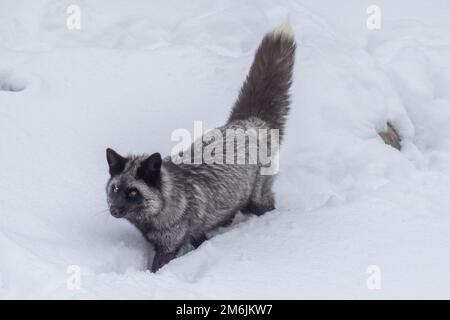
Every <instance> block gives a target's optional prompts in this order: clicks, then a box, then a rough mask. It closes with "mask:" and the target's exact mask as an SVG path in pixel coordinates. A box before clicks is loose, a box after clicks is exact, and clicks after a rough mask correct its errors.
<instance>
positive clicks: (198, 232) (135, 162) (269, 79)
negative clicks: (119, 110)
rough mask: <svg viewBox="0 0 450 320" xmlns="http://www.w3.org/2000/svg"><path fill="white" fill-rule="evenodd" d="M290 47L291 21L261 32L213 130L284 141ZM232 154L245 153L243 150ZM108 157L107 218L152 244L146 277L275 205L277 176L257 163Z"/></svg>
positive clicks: (109, 153)
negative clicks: (241, 218)
mask: <svg viewBox="0 0 450 320" xmlns="http://www.w3.org/2000/svg"><path fill="white" fill-rule="evenodd" d="M295 48H296V45H295V40H294V33H293V31H292V28H291V26H290V24H289V23H285V24H284V25H282V26H280V27H279V28H277V29H275V30H274V31H272V32H270V33H268V34H266V35H265V37H264V38H263V40H262V42H261V44H260V46H259V48H258V49H257V51H256V54H255V58H254V61H253V64H252V66H251V68H250V72H249V74H248V76H247V78H246V80H245V82H244V84H243V86H242V88H241V90H240V93H239V97H238V99H237V101H236V103H235V104H234V106H233V108H232V111H231V114H230V117H229V119H228V121H227V122H226V124H225V125H224V126H222V127H220V128H218V129H219V130H220V131H221V132H223V133H224V132H225V131H226V130H227V129H242V130H244V131H245V130H248V129H278V130H279V138H280V139H281V138H282V136H283V134H284V129H285V128H284V126H285V121H286V116H287V114H288V112H289V104H290V101H289V98H290V96H289V89H290V86H291V84H292V73H293V66H294V59H295ZM194 144H195V142H194ZM202 145H203V144H202ZM244 148H247V145H246V144H245V145H244ZM234 151H236V153H239V151H243V152H244V153H246V154H248V149H245V150H234ZM270 156H271V157H273V156H274V152H272V153H271V155H270ZM106 157H107V161H108V165H109V173H110V176H111V177H110V179H109V181H108V183H107V186H106V193H107V202H108V206H109V210H110V213H111V215H112V216H114V217H116V218H125V219H127V220H128V221H130V222H131V223H132V224H133V225H135V226H136V227H137V228H138V229H139V230H140V231H141V232H142V234H143V235H144V237H145V238H146V239H147V240H148V241H149V242H150V243H151V244H152V245H153V246H154V248H155V256H154V259H153V261H149V264H148V268H149V269H150V270H151V271H152V272H156V271H157V270H158V269H160V268H161V267H162V266H164V265H165V264H167V263H168V262H169V261H171V260H172V259H174V258H175V257H176V256H177V254H178V252H179V250H180V248H181V247H183V246H184V245H188V244H191V245H193V246H194V248H197V247H198V246H200V245H201V244H202V242H203V241H205V240H207V238H206V234H207V232H209V231H211V230H214V229H215V228H218V227H220V226H225V225H228V224H229V223H230V222H231V221H232V219H233V218H234V216H235V214H236V213H237V212H239V211H241V212H243V213H246V214H255V215H262V214H264V213H265V212H267V211H271V210H273V209H274V208H275V199H274V194H273V192H272V184H273V182H274V178H275V176H274V175H262V174H261V172H260V169H261V166H263V165H262V164H261V163H259V162H256V164H250V163H245V164H236V163H234V164H229V163H226V164H224V163H220V164H217V163H209V164H207V163H204V162H203V163H200V164H186V163H175V161H173V159H172V158H171V157H170V156H169V157H166V158H164V159H162V158H161V155H160V154H159V153H153V154H152V155H150V156H148V155H141V156H128V157H123V156H121V155H119V154H118V153H117V152H115V151H114V150H112V149H109V148H108V149H107V150H106Z"/></svg>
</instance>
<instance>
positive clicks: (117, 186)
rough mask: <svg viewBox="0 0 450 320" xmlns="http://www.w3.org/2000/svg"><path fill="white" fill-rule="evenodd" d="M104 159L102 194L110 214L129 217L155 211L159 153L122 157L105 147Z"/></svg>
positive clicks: (158, 206)
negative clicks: (105, 170) (105, 178)
mask: <svg viewBox="0 0 450 320" xmlns="http://www.w3.org/2000/svg"><path fill="white" fill-rule="evenodd" d="M106 160H107V161H108V166H109V174H110V179H109V181H108V183H107V185H106V195H107V201H108V206H109V211H110V213H111V215H112V216H113V217H115V218H126V219H128V220H131V221H142V220H144V219H149V218H151V217H152V216H156V215H158V214H159V213H160V212H161V210H162V207H163V197H162V194H161V165H162V159H161V155H160V154H159V153H154V154H152V155H151V156H145V155H144V156H139V157H135V156H130V157H122V156H121V155H120V154H118V153H117V152H115V151H114V150H112V149H107V150H106Z"/></svg>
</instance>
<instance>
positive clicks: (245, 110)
mask: <svg viewBox="0 0 450 320" xmlns="http://www.w3.org/2000/svg"><path fill="white" fill-rule="evenodd" d="M294 59H295V40H294V32H293V30H292V27H291V25H290V23H289V21H286V22H285V23H284V24H283V25H281V26H280V27H278V28H277V29H275V30H273V31H272V32H270V33H268V34H266V36H265V37H264V39H263V40H262V42H261V44H260V46H259V48H258V50H257V51H256V54H255V58H254V61H253V64H252V66H251V68H250V72H249V74H248V75H247V78H246V80H245V82H244V85H243V86H242V88H241V91H240V93H239V97H238V100H237V101H236V103H235V104H234V106H233V109H232V111H231V115H230V118H229V119H228V123H229V122H232V121H234V120H245V119H248V118H249V117H258V118H260V119H262V120H264V121H265V122H267V123H268V124H269V126H270V128H271V129H279V130H280V138H281V137H282V135H283V131H284V124H285V121H286V116H287V114H288V112H289V103H290V101H289V88H290V86H291V84H292V70H293V67H294Z"/></svg>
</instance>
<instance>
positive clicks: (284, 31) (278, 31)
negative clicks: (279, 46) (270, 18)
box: [272, 16, 294, 39]
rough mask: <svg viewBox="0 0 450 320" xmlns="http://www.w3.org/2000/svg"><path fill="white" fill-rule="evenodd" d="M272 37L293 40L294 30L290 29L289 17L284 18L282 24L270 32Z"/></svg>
mask: <svg viewBox="0 0 450 320" xmlns="http://www.w3.org/2000/svg"><path fill="white" fill-rule="evenodd" d="M272 35H273V36H274V37H283V38H287V39H294V29H293V28H292V25H291V19H290V18H289V16H287V17H286V19H285V20H284V21H283V23H282V24H280V25H279V26H278V27H276V28H275V29H274V30H273V31H272Z"/></svg>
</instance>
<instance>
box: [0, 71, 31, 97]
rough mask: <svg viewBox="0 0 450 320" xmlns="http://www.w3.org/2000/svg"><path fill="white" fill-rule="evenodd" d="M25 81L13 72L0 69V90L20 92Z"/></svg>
mask: <svg viewBox="0 0 450 320" xmlns="http://www.w3.org/2000/svg"><path fill="white" fill-rule="evenodd" d="M25 88H26V81H25V80H24V79H22V78H20V77H18V76H16V75H14V74H13V73H10V72H1V71H0V91H9V92H20V91H23V90H25Z"/></svg>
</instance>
